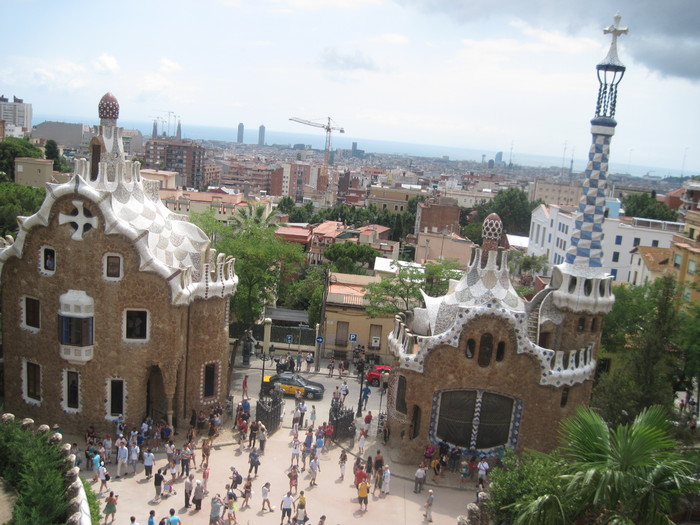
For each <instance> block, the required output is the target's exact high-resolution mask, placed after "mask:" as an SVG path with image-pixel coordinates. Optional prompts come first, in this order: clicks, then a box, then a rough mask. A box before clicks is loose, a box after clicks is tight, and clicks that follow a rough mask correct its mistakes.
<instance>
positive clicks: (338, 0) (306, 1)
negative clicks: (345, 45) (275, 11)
mask: <svg viewBox="0 0 700 525" xmlns="http://www.w3.org/2000/svg"><path fill="white" fill-rule="evenodd" d="M268 3H270V4H272V5H274V6H279V7H288V8H293V9H305V10H320V9H328V10H330V9H359V8H362V7H367V6H377V5H380V4H382V3H383V2H382V0H268Z"/></svg>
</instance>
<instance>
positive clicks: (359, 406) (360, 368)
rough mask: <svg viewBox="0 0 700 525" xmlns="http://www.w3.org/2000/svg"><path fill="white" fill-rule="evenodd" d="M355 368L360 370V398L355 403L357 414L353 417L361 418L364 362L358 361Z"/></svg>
mask: <svg viewBox="0 0 700 525" xmlns="http://www.w3.org/2000/svg"><path fill="white" fill-rule="evenodd" d="M357 367H358V368H359V370H360V398H359V400H358V401H357V413H356V414H355V417H362V389H363V387H364V385H365V362H364V361H360V362H359V363H357Z"/></svg>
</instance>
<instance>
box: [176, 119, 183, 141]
mask: <svg viewBox="0 0 700 525" xmlns="http://www.w3.org/2000/svg"><path fill="white" fill-rule="evenodd" d="M175 138H176V139H177V140H182V126H180V121H179V120H178V121H177V131H176V132H175Z"/></svg>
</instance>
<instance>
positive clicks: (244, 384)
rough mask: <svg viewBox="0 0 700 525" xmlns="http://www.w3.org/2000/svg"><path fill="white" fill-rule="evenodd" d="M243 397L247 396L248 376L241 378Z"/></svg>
mask: <svg viewBox="0 0 700 525" xmlns="http://www.w3.org/2000/svg"><path fill="white" fill-rule="evenodd" d="M243 397H244V398H246V397H248V376H245V377H244V378H243Z"/></svg>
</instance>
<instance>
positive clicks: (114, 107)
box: [97, 93, 119, 120]
mask: <svg viewBox="0 0 700 525" xmlns="http://www.w3.org/2000/svg"><path fill="white" fill-rule="evenodd" d="M97 110H98V113H99V116H100V120H117V119H118V118H119V102H118V101H117V97H115V96H114V95H112V94H111V93H106V94H105V95H104V96H103V97H102V98H101V99H100V103H99V104H98V105H97Z"/></svg>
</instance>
